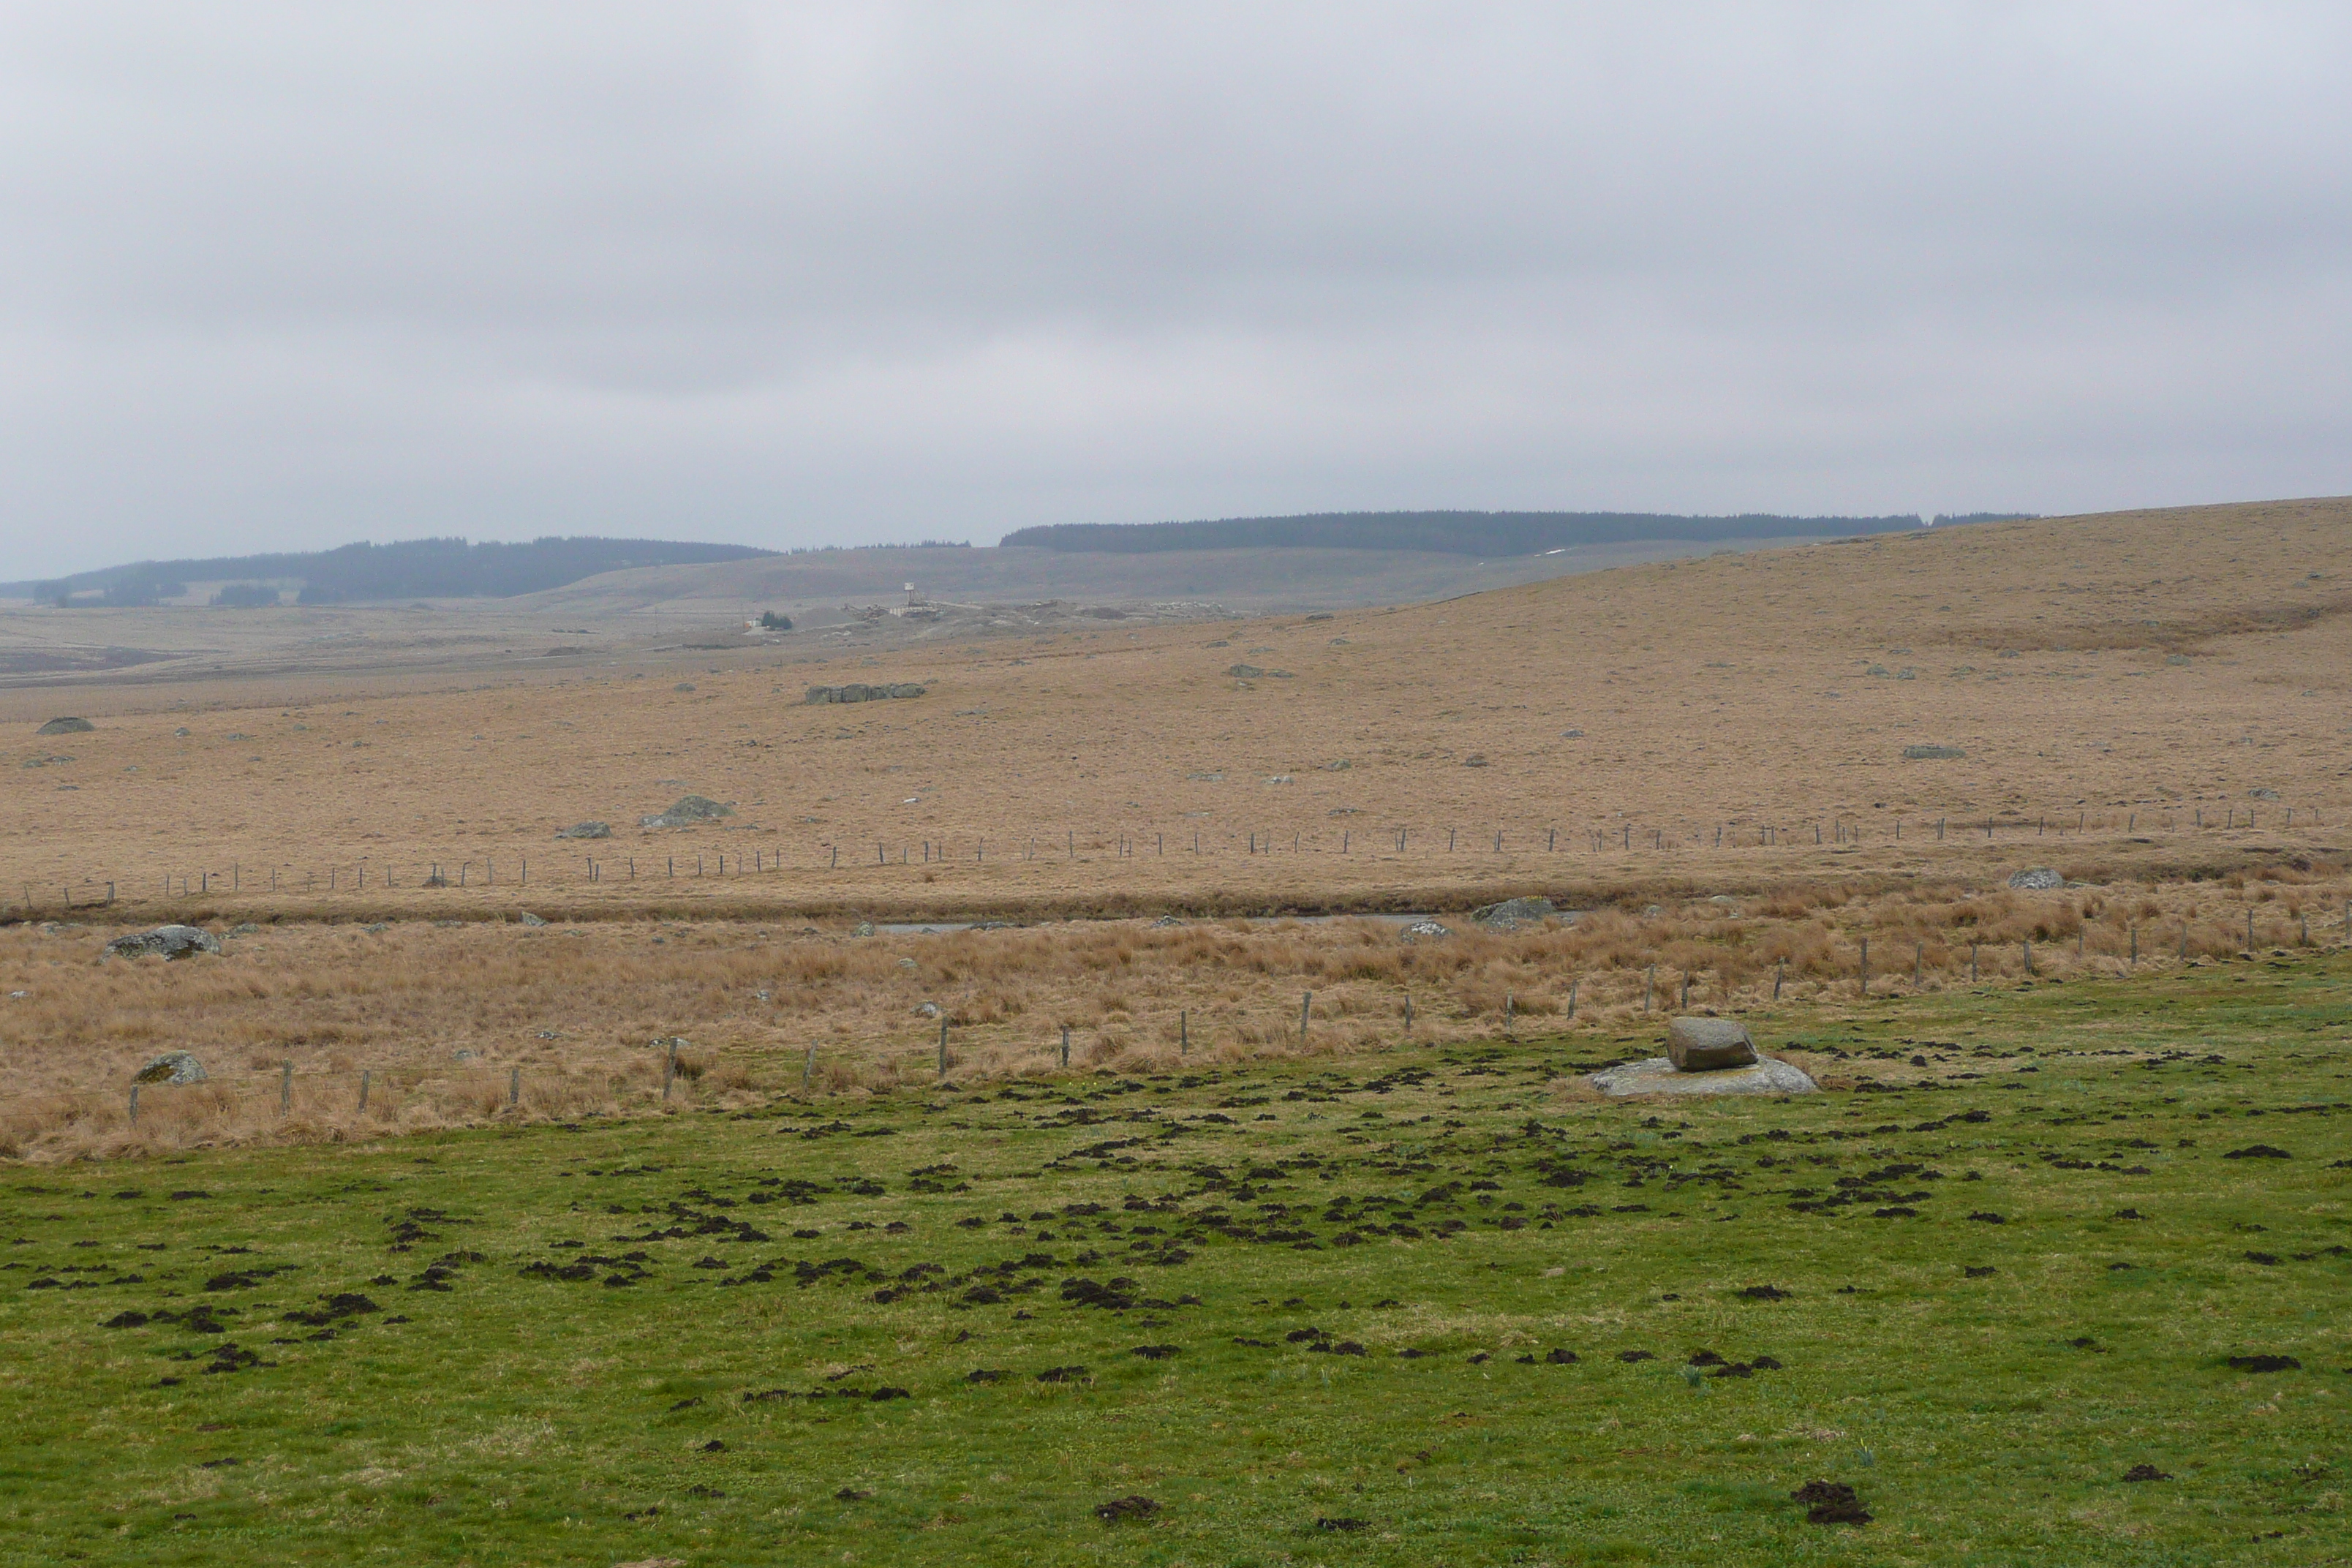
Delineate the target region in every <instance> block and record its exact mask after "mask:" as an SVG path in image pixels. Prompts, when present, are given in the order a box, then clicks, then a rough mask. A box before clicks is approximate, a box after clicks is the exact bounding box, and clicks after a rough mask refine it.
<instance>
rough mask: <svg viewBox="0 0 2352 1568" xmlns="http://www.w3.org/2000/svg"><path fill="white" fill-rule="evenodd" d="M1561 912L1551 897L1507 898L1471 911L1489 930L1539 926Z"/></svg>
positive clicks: (1474, 917) (1511, 929)
mask: <svg viewBox="0 0 2352 1568" xmlns="http://www.w3.org/2000/svg"><path fill="white" fill-rule="evenodd" d="M1557 914H1559V908H1558V907H1557V906H1556V905H1554V904H1553V903H1552V901H1551V900H1549V899H1505V900H1503V901H1502V902H1501V903H1499V904H1488V905H1487V906H1486V908H1484V909H1478V910H1471V911H1470V918H1471V919H1472V920H1474V921H1477V922H1478V923H1479V924H1480V925H1482V926H1485V927H1486V929H1487V930H1489V931H1518V930H1521V929H1522V928H1524V927H1528V926H1539V925H1541V924H1543V922H1544V921H1548V920H1549V919H1551V918H1552V917H1553V916H1554V915H1557Z"/></svg>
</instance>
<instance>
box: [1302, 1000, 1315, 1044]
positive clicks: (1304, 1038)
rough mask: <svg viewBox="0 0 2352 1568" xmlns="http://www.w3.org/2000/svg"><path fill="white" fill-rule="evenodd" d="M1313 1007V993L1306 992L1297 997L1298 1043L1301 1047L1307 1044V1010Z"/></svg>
mask: <svg viewBox="0 0 2352 1568" xmlns="http://www.w3.org/2000/svg"><path fill="white" fill-rule="evenodd" d="M1314 1005H1315V993H1314V992H1312V991H1309V992H1307V994H1305V995H1303V996H1301V997H1299V999H1298V1043H1299V1044H1300V1045H1302V1046H1303V1045H1305V1044H1306V1043H1307V1009H1309V1008H1310V1007H1312V1006H1314Z"/></svg>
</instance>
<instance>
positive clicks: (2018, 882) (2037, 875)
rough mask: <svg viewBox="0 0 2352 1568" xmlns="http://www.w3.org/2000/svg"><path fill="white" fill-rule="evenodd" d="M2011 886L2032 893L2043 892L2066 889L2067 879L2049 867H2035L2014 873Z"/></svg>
mask: <svg viewBox="0 0 2352 1568" xmlns="http://www.w3.org/2000/svg"><path fill="white" fill-rule="evenodd" d="M2009 885H2010V886H2011V887H2012V888H2024V889H2029V890H2031V891H2034V892H2042V891H2046V890H2047V889H2052V888H2063V887H2064V886H2065V885H2066V879H2065V878H2063V877H2062V876H2060V875H2059V874H2058V873H2057V872H2055V871H2053V870H2052V869H2051V868H2049V867H2047V866H2034V867H2032V868H2028V869H2026V870H2023V871H2018V872H2014V873H2012V874H2011V877H2010V879H2009Z"/></svg>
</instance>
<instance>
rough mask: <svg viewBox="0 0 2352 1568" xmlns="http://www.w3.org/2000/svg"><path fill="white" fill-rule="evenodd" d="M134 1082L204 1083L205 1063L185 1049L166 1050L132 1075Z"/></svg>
mask: <svg viewBox="0 0 2352 1568" xmlns="http://www.w3.org/2000/svg"><path fill="white" fill-rule="evenodd" d="M204 1081H205V1064H204V1063H202V1062H200V1061H198V1060H196V1058H194V1057H192V1056H190V1055H189V1054H188V1053H187V1052H185V1051H165V1052H164V1053H163V1055H162V1056H160V1057H157V1058H155V1059H154V1060H153V1061H152V1062H149V1063H148V1064H147V1065H146V1066H145V1067H143V1068H140V1069H139V1070H138V1071H137V1072H135V1073H133V1074H131V1082H133V1083H202V1082H204Z"/></svg>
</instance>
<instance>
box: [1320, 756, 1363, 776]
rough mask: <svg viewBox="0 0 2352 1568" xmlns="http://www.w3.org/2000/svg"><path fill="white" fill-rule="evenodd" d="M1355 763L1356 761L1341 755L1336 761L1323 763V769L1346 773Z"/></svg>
mask: <svg viewBox="0 0 2352 1568" xmlns="http://www.w3.org/2000/svg"><path fill="white" fill-rule="evenodd" d="M1355 765H1356V764H1355V763H1351V762H1349V760H1348V759H1347V758H1345V757H1341V758H1340V759H1339V761H1338V762H1336V763H1324V764H1323V771H1324V772H1325V773H1346V772H1347V771H1348V770H1349V768H1352V767H1354V766H1355Z"/></svg>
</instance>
